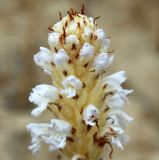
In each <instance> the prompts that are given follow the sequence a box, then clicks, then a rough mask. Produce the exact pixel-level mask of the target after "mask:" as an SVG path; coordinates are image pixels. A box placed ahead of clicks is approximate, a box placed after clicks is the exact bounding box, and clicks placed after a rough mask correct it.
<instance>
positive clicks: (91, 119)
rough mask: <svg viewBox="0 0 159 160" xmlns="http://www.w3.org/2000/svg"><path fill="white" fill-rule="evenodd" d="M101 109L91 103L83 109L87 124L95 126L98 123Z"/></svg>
mask: <svg viewBox="0 0 159 160" xmlns="http://www.w3.org/2000/svg"><path fill="white" fill-rule="evenodd" d="M98 116H99V111H98V109H97V108H96V107H95V106H94V105H92V104H89V105H88V106H87V107H86V108H85V109H84V111H83V120H84V121H85V123H86V124H87V125H90V126H94V125H96V120H97V119H98Z"/></svg>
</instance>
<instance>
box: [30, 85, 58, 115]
mask: <svg viewBox="0 0 159 160" xmlns="http://www.w3.org/2000/svg"><path fill="white" fill-rule="evenodd" d="M57 99H58V89H57V88H56V87H54V86H51V85H46V84H41V85H38V86H36V87H35V88H33V92H31V94H30V96H29V101H30V102H33V103H35V104H36V105H37V106H38V107H37V108H35V109H34V110H33V111H32V112H31V113H32V115H33V116H39V115H40V114H41V113H42V112H43V111H44V110H45V109H46V108H47V105H48V104H49V103H53V102H56V100H57Z"/></svg>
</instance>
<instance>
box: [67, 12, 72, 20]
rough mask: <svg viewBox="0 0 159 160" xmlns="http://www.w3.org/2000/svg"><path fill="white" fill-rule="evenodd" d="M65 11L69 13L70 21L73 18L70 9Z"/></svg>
mask: <svg viewBox="0 0 159 160" xmlns="http://www.w3.org/2000/svg"><path fill="white" fill-rule="evenodd" d="M67 13H68V15H69V17H70V20H71V21H72V20H73V16H72V14H71V13H70V11H67Z"/></svg>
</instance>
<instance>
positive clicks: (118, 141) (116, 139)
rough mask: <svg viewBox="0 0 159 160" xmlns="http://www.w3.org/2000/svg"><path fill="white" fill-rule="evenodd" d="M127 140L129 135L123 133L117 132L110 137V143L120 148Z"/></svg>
mask: <svg viewBox="0 0 159 160" xmlns="http://www.w3.org/2000/svg"><path fill="white" fill-rule="evenodd" d="M128 140H129V137H128V136H127V135H124V134H119V135H117V136H113V137H112V140H111V142H112V144H114V145H116V146H117V147H118V148H120V149H124V147H123V145H124V144H125V143H127V142H128Z"/></svg>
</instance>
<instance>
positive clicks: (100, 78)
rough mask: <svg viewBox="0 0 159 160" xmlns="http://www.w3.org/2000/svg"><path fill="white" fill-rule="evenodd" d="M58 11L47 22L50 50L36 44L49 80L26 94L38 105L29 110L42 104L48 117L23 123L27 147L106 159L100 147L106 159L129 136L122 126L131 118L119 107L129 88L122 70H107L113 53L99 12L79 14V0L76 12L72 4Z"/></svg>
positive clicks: (74, 159) (83, 159) (73, 158)
mask: <svg viewBox="0 0 159 160" xmlns="http://www.w3.org/2000/svg"><path fill="white" fill-rule="evenodd" d="M59 15H60V21H59V22H57V23H56V24H55V25H54V26H53V27H49V30H50V31H51V32H50V33H49V34H48V43H49V46H50V50H49V49H47V48H44V47H40V51H39V52H38V53H37V54H36V55H34V61H35V63H36V64H37V65H38V66H40V67H41V68H42V69H43V70H44V71H45V72H46V73H47V74H49V76H50V77H51V79H52V83H53V84H52V85H45V84H42V85H38V86H36V87H35V88H33V91H32V93H31V94H30V97H29V100H30V101H31V102H33V103H34V104H36V105H37V107H36V108H35V109H33V111H32V115H33V116H39V115H40V114H42V112H44V111H45V110H47V111H50V112H51V114H52V117H53V118H52V120H51V123H31V124H29V125H27V129H28V131H29V132H30V133H31V136H32V141H31V145H30V146H29V149H30V150H32V152H33V153H36V152H38V151H39V150H40V148H41V143H46V144H48V145H49V150H50V151H56V150H58V151H60V152H61V153H60V155H59V156H62V155H63V156H65V157H67V159H68V160H105V159H106V157H105V155H103V153H107V154H108V155H109V158H110V159H111V158H112V154H113V147H114V146H117V147H118V148H120V149H123V148H124V143H125V142H127V141H128V137H127V136H126V135H125V133H124V130H125V129H126V127H127V126H128V124H129V123H130V122H131V121H132V120H133V118H132V117H130V116H129V115H128V114H126V113H125V112H124V111H123V107H124V106H125V105H126V104H127V103H128V99H127V96H128V95H129V94H130V93H131V92H132V90H127V89H124V88H123V87H122V83H124V82H125V81H126V79H127V77H126V73H125V71H119V72H117V73H115V74H112V75H107V68H108V67H109V66H110V65H111V64H112V62H113V60H114V55H113V54H112V52H113V51H109V50H108V48H109V45H110V38H108V36H107V35H106V33H105V31H104V30H103V29H101V28H99V26H98V25H97V22H96V20H97V19H99V17H96V18H92V17H87V16H86V15H84V5H83V6H82V9H81V13H79V12H77V11H75V10H73V9H72V8H71V9H70V10H69V11H68V15H66V16H65V17H63V18H62V15H61V12H59ZM106 145H108V146H109V147H110V151H107V150H106V147H105V146H106Z"/></svg>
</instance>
